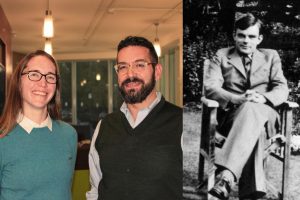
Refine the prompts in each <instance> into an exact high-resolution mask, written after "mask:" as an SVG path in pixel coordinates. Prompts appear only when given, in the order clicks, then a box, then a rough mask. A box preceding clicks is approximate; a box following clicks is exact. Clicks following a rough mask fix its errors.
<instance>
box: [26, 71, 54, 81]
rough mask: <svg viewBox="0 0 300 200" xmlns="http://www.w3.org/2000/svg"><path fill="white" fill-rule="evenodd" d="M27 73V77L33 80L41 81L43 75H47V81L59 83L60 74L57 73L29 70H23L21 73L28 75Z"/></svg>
mask: <svg viewBox="0 0 300 200" xmlns="http://www.w3.org/2000/svg"><path fill="white" fill-rule="evenodd" d="M26 74H27V77H28V79H29V80H31V81H39V80H41V79H42V77H43V76H45V79H46V81H47V83H50V84H55V83H57V80H58V76H57V75H56V74H51V73H49V74H42V73H40V72H38V71H28V72H23V73H21V75H22V76H23V75H26Z"/></svg>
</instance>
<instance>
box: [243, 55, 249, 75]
mask: <svg viewBox="0 0 300 200" xmlns="http://www.w3.org/2000/svg"><path fill="white" fill-rule="evenodd" d="M243 62H244V67H245V70H246V74H247V76H249V75H250V70H251V59H250V58H249V57H248V56H244V57H243Z"/></svg>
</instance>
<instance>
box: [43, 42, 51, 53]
mask: <svg viewBox="0 0 300 200" xmlns="http://www.w3.org/2000/svg"><path fill="white" fill-rule="evenodd" d="M44 51H45V52H47V53H48V54H50V55H52V43H51V39H50V38H46V42H45V47H44Z"/></svg>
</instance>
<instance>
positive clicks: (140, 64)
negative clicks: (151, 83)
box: [114, 60, 156, 74]
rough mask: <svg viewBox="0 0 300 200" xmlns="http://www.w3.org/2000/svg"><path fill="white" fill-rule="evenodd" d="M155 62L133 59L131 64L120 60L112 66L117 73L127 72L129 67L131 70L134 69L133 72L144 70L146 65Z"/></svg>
mask: <svg viewBox="0 0 300 200" xmlns="http://www.w3.org/2000/svg"><path fill="white" fill-rule="evenodd" d="M155 64H156V63H150V62H146V61H143V60H139V61H134V62H133V63H131V64H129V63H125V62H120V63H118V64H116V65H115V66H114V68H115V70H116V72H117V73H118V74H124V73H126V72H128V70H129V68H131V70H134V71H135V72H142V71H144V70H145V68H146V67H147V65H155Z"/></svg>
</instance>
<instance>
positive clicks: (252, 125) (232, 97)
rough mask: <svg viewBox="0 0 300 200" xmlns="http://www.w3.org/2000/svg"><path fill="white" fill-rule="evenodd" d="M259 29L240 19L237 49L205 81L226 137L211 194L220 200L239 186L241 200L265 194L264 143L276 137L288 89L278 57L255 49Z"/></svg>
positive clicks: (217, 61)
mask: <svg viewBox="0 0 300 200" xmlns="http://www.w3.org/2000/svg"><path fill="white" fill-rule="evenodd" d="M261 28H262V22H261V21H260V20H259V19H257V18H256V17H255V16H254V15H253V14H250V13H247V14H245V15H244V16H243V17H241V18H240V19H238V20H237V21H236V23H235V28H234V34H233V37H234V41H235V47H230V48H224V49H220V50H219V51H218V52H217V53H216V56H215V57H214V59H213V60H212V61H211V63H210V66H209V69H208V72H207V76H206V81H205V89H206V94H207V97H208V98H210V99H214V100H216V101H218V102H219V104H220V107H221V109H219V111H218V116H217V117H218V122H219V127H218V128H219V131H220V132H221V134H223V135H225V136H227V138H226V140H225V143H224V145H223V146H222V149H221V151H220V152H219V153H218V154H217V155H216V164H217V166H218V171H220V174H219V175H218V177H219V180H217V181H216V184H215V186H214V187H213V188H212V189H211V190H210V191H209V193H210V194H211V195H213V196H216V197H218V198H220V199H227V198H228V196H229V193H230V190H231V187H232V186H233V183H234V182H235V181H237V180H239V195H240V198H241V199H243V198H248V197H251V198H256V197H260V196H263V195H264V194H265V192H266V187H265V183H264V172H263V156H262V154H263V150H264V140H265V139H266V138H270V137H271V136H274V135H275V134H276V131H277V130H276V127H278V123H279V122H278V114H277V112H276V111H275V110H274V107H276V106H278V105H280V104H282V103H283V102H284V101H286V100H287V97H288V88H287V81H286V79H285V77H284V75H283V72H282V67H281V61H280V58H279V55H278V53H277V52H276V51H275V50H271V49H257V45H259V44H260V43H261V42H262V40H263V36H262V33H261ZM265 127H267V128H265ZM240 177H241V178H240ZM250 182H251V184H249V183H250Z"/></svg>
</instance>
